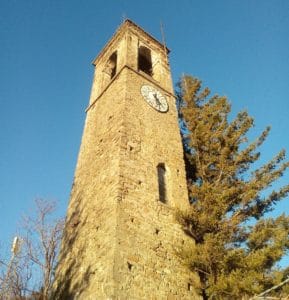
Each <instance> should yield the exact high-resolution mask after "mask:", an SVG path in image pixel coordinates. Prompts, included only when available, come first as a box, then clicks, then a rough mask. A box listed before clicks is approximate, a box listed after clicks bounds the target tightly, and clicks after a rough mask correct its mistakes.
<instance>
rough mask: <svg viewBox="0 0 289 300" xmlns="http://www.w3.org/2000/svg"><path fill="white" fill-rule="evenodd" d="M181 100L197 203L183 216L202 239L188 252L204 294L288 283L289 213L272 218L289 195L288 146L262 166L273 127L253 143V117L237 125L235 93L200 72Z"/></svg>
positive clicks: (222, 295)
mask: <svg viewBox="0 0 289 300" xmlns="http://www.w3.org/2000/svg"><path fill="white" fill-rule="evenodd" d="M177 100H178V107H179V117H180V120H181V121H180V122H181V125H182V138H183V144H184V153H185V154H184V155H185V164H186V172H187V185H188V194H189V200H190V207H189V209H188V211H186V212H178V220H179V221H180V223H181V224H182V226H183V229H184V231H185V232H186V234H187V235H189V236H190V237H191V238H192V239H193V240H194V241H195V249H193V251H187V253H184V254H183V256H184V257H187V259H188V265H189V267H190V268H191V270H192V271H193V272H194V273H197V274H198V275H199V279H200V281H199V286H198V287H199V290H200V294H201V295H202V297H203V299H241V298H242V297H246V296H252V295H256V294H258V293H260V292H262V291H264V290H265V289H267V288H269V287H271V286H273V285H274V284H277V283H278V282H279V281H281V280H282V272H281V271H280V270H277V268H276V262H278V261H279V260H280V259H281V258H282V257H283V256H284V254H286V251H287V250H288V247H289V238H288V233H289V217H288V216H286V215H284V214H283V215H281V216H279V217H277V218H270V217H268V215H266V216H265V214H266V213H267V212H269V211H271V210H272V209H273V208H274V205H275V204H276V203H277V202H278V201H280V200H281V199H284V198H285V197H286V196H287V195H288V193H289V184H288V185H286V186H284V187H282V188H280V189H278V190H273V187H272V185H273V183H274V182H275V181H276V180H278V178H280V177H281V176H282V175H283V174H284V172H285V171H286V169H287V168H288V167H289V162H288V161H286V159H285V151H284V150H281V151H280V152H279V153H278V154H277V155H276V156H275V157H273V158H272V159H271V160H270V161H269V162H268V163H266V164H264V165H262V166H261V167H257V168H256V165H258V164H257V163H256V162H257V161H258V159H259V157H260V152H259V151H258V149H259V148H258V147H259V146H261V145H262V144H263V142H264V141H265V139H266V137H267V136H268V133H269V131H270V128H269V127H267V128H265V130H264V131H263V132H262V134H261V135H260V136H259V137H258V138H257V139H256V140H255V141H253V142H251V143H250V142H248V140H247V137H246V135H247V133H248V131H249V130H250V129H251V128H252V127H253V125H254V122H253V119H252V117H250V116H249V115H248V113H247V112H246V111H242V112H240V113H238V115H237V116H236V118H235V119H234V120H233V121H231V122H229V121H228V117H229V113H230V111H231V105H230V103H229V102H228V100H227V98H226V97H221V96H218V95H214V96H210V90H209V89H208V88H204V89H202V87H201V81H200V80H198V79H196V78H194V77H191V76H183V78H182V79H181V81H180V83H179V89H178V92H177ZM259 165H260V164H259ZM184 251H186V250H184Z"/></svg>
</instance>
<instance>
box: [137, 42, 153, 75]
mask: <svg viewBox="0 0 289 300" xmlns="http://www.w3.org/2000/svg"><path fill="white" fill-rule="evenodd" d="M138 69H139V70H140V71H143V72H145V73H146V74H148V75H150V76H152V75H153V69H152V57H151V50H150V49H148V48H147V47H144V46H140V47H139V49H138Z"/></svg>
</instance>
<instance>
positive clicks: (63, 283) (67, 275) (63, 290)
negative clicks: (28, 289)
mask: <svg viewBox="0 0 289 300" xmlns="http://www.w3.org/2000/svg"><path fill="white" fill-rule="evenodd" d="M74 189H75V186H74ZM82 200H83V196H82V193H81V192H79V193H77V194H76V195H74V196H73V204H72V207H70V210H71V211H73V213H72V214H71V215H70V216H69V217H67V219H66V223H65V229H64V233H63V238H62V246H61V251H60V255H59V258H58V261H59V263H58V265H57V267H56V274H55V282H54V287H53V292H52V295H51V298H50V299H51V300H52V299H53V300H57V299H61V300H70V299H71V300H72V299H76V298H77V296H78V295H80V294H81V293H82V292H83V291H84V290H85V289H86V287H87V286H88V284H89V280H90V276H91V275H92V272H91V268H90V266H89V267H87V268H86V270H83V266H81V260H82V258H83V256H84V253H85V243H79V242H78V243H77V247H75V245H74V244H75V242H76V240H77V239H78V238H79V237H80V234H81V232H80V229H81V228H82V227H83V225H84V224H85V223H86V221H87V216H85V215H84V214H83V211H84V205H85V203H83V202H82ZM76 248H77V251H74V250H75V249H76ZM72 251H73V252H72ZM72 278H73V279H74V280H73V281H74V282H72ZM76 278H77V280H75V279H76Z"/></svg>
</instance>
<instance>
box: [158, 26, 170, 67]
mask: <svg viewBox="0 0 289 300" xmlns="http://www.w3.org/2000/svg"><path fill="white" fill-rule="evenodd" d="M160 25H161V34H162V42H163V46H164V54H165V60H166V63H167V65H168V64H169V62H168V53H167V46H166V39H165V32H164V27H163V23H162V21H160Z"/></svg>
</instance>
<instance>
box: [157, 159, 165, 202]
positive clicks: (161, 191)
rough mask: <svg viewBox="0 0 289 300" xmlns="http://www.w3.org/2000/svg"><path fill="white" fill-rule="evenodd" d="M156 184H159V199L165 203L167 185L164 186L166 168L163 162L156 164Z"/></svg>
mask: <svg viewBox="0 0 289 300" xmlns="http://www.w3.org/2000/svg"><path fill="white" fill-rule="evenodd" d="M157 172H158V184H159V200H160V201H161V202H163V203H167V187H166V168H165V165H164V164H162V163H161V164H158V166H157Z"/></svg>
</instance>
